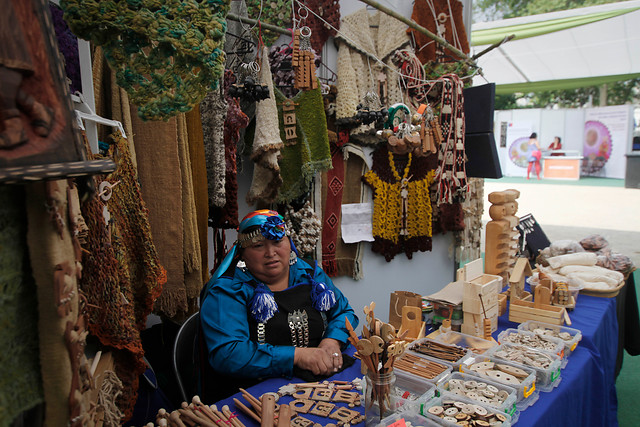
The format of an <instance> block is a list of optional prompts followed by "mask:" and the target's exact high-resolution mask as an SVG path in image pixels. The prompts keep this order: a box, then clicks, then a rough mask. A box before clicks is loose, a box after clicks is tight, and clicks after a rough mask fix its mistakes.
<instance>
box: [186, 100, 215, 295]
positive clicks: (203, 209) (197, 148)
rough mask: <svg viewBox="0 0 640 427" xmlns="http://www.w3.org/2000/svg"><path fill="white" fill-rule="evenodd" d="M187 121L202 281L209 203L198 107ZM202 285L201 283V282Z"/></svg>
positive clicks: (206, 246) (204, 270) (206, 251)
mask: <svg viewBox="0 0 640 427" xmlns="http://www.w3.org/2000/svg"><path fill="white" fill-rule="evenodd" d="M185 118H186V120H187V135H188V137H189V158H190V161H191V176H192V181H193V197H194V203H195V208H196V226H197V228H198V238H199V247H200V259H201V263H202V265H201V272H202V281H203V282H206V281H207V280H208V279H209V272H208V271H207V260H208V259H209V255H208V253H209V250H208V232H207V217H208V216H209V203H208V195H207V164H206V160H205V157H204V138H203V135H202V120H201V119H200V107H199V106H198V105H196V106H195V107H194V108H193V110H191V111H189V112H188V113H186V114H185ZM201 283H202V282H201Z"/></svg>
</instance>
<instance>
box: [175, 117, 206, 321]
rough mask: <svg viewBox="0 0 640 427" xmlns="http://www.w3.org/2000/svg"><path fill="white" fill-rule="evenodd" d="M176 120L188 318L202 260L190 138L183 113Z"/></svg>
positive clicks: (199, 282)
mask: <svg viewBox="0 0 640 427" xmlns="http://www.w3.org/2000/svg"><path fill="white" fill-rule="evenodd" d="M177 120H178V158H179V160H180V172H181V174H182V233H183V235H182V236H183V237H182V245H183V246H182V259H183V261H184V288H185V291H186V295H187V305H188V308H187V311H186V313H184V314H185V315H190V314H192V313H193V312H195V311H196V310H197V298H198V296H199V295H200V290H201V289H202V271H201V269H202V258H201V254H200V236H199V235H198V224H197V222H198V218H197V212H196V203H195V197H194V193H193V175H192V172H191V158H190V156H189V136H188V135H187V119H186V117H185V115H184V114H180V115H179V116H177Z"/></svg>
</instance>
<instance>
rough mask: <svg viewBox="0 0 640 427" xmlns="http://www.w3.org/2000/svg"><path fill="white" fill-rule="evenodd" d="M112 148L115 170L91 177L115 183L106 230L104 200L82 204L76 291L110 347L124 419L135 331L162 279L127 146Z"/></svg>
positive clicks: (137, 367)
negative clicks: (84, 232)
mask: <svg viewBox="0 0 640 427" xmlns="http://www.w3.org/2000/svg"><path fill="white" fill-rule="evenodd" d="M111 150H112V152H113V151H114V150H116V151H117V154H114V155H113V158H114V160H116V164H117V166H118V168H117V169H116V171H115V172H113V173H112V174H110V175H108V176H106V177H96V178H95V181H96V188H98V186H99V184H100V182H101V181H103V178H104V180H106V181H109V182H110V183H111V184H113V183H115V182H117V181H119V183H118V185H117V186H114V187H113V189H112V195H111V198H110V199H109V200H108V201H107V202H106V206H107V207H108V210H109V213H110V215H111V220H110V226H109V227H106V226H105V220H104V217H103V208H104V206H105V202H103V201H102V199H101V198H100V197H98V196H95V197H93V198H92V199H91V200H90V201H88V202H87V203H85V204H84V205H83V206H82V215H83V216H84V218H85V221H86V223H87V226H88V227H89V234H88V236H87V243H86V245H85V246H84V249H85V251H84V254H83V259H82V266H83V272H82V278H81V280H80V281H79V287H80V289H81V290H82V293H83V294H84V295H86V297H87V302H88V304H87V318H88V322H89V331H90V333H91V334H92V335H95V336H97V337H98V339H99V340H100V342H101V343H102V344H103V345H105V346H110V347H113V349H114V350H112V352H113V354H114V358H115V362H116V374H117V375H118V377H119V378H120V380H121V381H122V384H123V392H122V394H121V395H120V397H119V398H118V400H117V404H118V407H119V408H120V410H121V411H122V412H123V413H124V414H125V417H124V420H126V419H129V418H130V417H131V416H132V414H133V406H134V404H135V401H136V397H137V393H138V377H139V375H140V374H141V373H143V372H144V371H145V369H146V365H145V362H144V361H143V360H142V357H143V355H144V351H143V349H142V342H141V339H140V331H141V330H143V329H144V328H145V327H146V320H147V316H148V315H149V313H151V309H152V306H153V302H154V301H155V300H156V299H157V298H158V296H159V295H160V293H161V292H162V287H163V286H164V284H165V283H166V281H167V277H166V272H165V270H164V268H163V267H162V266H161V265H160V262H159V260H158V254H157V252H156V249H155V246H154V244H153V241H152V239H151V229H150V226H149V216H148V211H147V208H146V206H145V203H144V201H143V200H142V196H141V193H140V186H139V184H138V181H137V179H136V177H137V174H136V172H135V167H134V166H133V164H132V162H131V156H130V154H129V145H128V143H127V141H126V140H125V139H124V138H121V137H118V138H116V141H115V144H114V145H112V148H111ZM124 420H123V421H124Z"/></svg>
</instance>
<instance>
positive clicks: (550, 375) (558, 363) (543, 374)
mask: <svg viewBox="0 0 640 427" xmlns="http://www.w3.org/2000/svg"><path fill="white" fill-rule="evenodd" d="M517 347H520V348H523V349H525V350H527V351H531V352H538V353H542V354H544V355H545V356H547V357H549V358H551V364H550V365H549V366H548V367H547V368H539V367H536V366H530V365H527V364H524V363H519V362H512V361H510V360H506V359H503V358H501V357H500V356H498V355H497V354H498V353H499V352H500V351H501V350H508V349H510V348H517ZM487 355H488V356H492V357H495V358H496V360H498V361H500V362H499V363H502V360H505V361H507V362H510V363H511V364H513V366H516V367H518V368H520V369H523V368H528V369H533V370H534V371H535V373H536V384H537V387H538V389H539V390H540V391H546V392H548V391H551V390H553V388H554V387H557V386H558V384H560V381H562V377H561V376H560V370H561V369H562V359H561V358H560V356H558V355H557V354H551V353H546V352H544V351H540V350H536V349H532V348H529V347H525V346H521V345H514V344H509V343H504V344H500V345H499V346H497V347H494V348H492V349H491V350H489V351H488V352H487Z"/></svg>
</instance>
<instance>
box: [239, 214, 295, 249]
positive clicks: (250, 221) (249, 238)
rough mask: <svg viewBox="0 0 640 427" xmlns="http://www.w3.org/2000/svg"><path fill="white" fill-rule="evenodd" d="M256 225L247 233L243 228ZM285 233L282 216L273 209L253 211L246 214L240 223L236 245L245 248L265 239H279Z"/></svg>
mask: <svg viewBox="0 0 640 427" xmlns="http://www.w3.org/2000/svg"><path fill="white" fill-rule="evenodd" d="M254 226H257V227H258V228H255V229H253V230H251V231H250V232H248V233H243V232H242V230H243V229H249V228H253V227H254ZM286 235H287V230H286V226H285V223H284V220H283V219H282V217H281V216H280V215H279V214H278V213H277V212H275V211H270V210H262V211H255V212H252V214H249V215H247V216H246V217H245V218H244V219H243V220H242V223H240V227H239V231H238V246H240V247H241V248H246V247H248V246H251V245H253V244H255V243H257V242H261V241H263V240H265V239H269V240H280V239H282V238H283V237H284V236H286Z"/></svg>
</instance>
